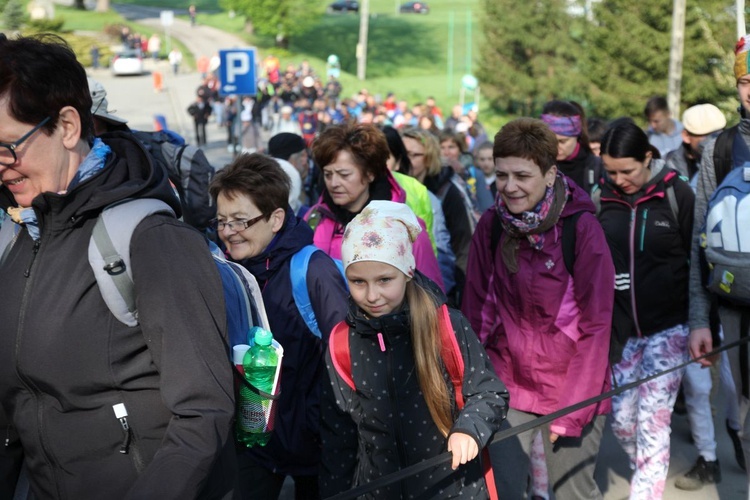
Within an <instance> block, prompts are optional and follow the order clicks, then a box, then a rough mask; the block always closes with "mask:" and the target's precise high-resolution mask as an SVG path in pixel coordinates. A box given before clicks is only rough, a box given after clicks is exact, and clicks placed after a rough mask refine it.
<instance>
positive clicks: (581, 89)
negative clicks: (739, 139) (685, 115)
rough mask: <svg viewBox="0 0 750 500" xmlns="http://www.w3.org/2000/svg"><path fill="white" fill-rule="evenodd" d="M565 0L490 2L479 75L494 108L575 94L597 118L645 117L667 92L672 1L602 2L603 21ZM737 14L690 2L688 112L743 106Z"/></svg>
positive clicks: (718, 1)
mask: <svg viewBox="0 0 750 500" xmlns="http://www.w3.org/2000/svg"><path fill="white" fill-rule="evenodd" d="M568 5H569V4H568V2H565V1H557V0H532V1H530V2H517V1H516V0H485V1H484V9H485V16H484V23H483V26H484V30H485V40H486V41H485V44H484V45H483V46H482V48H481V52H480V57H481V70H480V71H479V75H478V76H479V78H480V81H481V84H482V91H483V93H484V94H486V95H487V97H488V98H489V99H490V102H492V105H493V107H494V108H496V109H497V110H498V111H501V112H509V113H511V114H518V115H529V116H535V115H537V114H538V112H539V109H540V107H541V105H542V104H543V103H544V102H546V101H547V100H549V99H552V98H557V99H566V100H575V101H578V102H579V103H581V104H582V105H583V106H584V108H586V110H587V112H588V114H589V115H597V116H602V117H606V118H613V117H617V116H632V117H634V118H636V119H638V120H639V121H640V120H643V116H642V115H643V107H644V105H645V103H646V101H647V100H648V98H649V97H651V96H652V95H666V94H667V86H668V74H669V52H670V44H671V30H672V6H673V1H672V0H650V1H648V2H634V1H633V0H602V2H600V3H594V9H593V19H592V20H591V21H589V20H587V19H586V18H584V17H574V16H571V15H569V14H568V13H567V11H566V7H567V6H568ZM734 29H735V21H734V17H733V12H732V9H731V6H730V5H728V4H727V2H726V1H723V0H701V1H695V0H688V8H687V13H686V23H685V48H684V58H683V70H682V88H681V92H682V95H681V100H682V109H685V108H686V107H688V106H692V105H693V104H698V103H702V102H711V103H714V104H716V105H718V106H719V107H721V108H722V109H724V110H725V111H728V112H731V109H732V108H733V107H736V97H735V95H736V92H735V89H734V79H733V76H732V64H733V56H732V49H733V47H734Z"/></svg>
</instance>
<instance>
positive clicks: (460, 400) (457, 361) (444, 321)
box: [437, 304, 465, 410]
mask: <svg viewBox="0 0 750 500" xmlns="http://www.w3.org/2000/svg"><path fill="white" fill-rule="evenodd" d="M437 313H438V329H439V331H440V357H441V358H442V359H443V365H445V369H446V371H447V372H448V375H449V376H450V379H451V383H452V384H453V392H454V393H455V396H456V405H457V406H458V409H459V410H460V409H462V408H463V407H464V404H465V401H464V395H463V381H464V358H463V356H462V355H461V349H460V348H459V346H458V341H457V340H456V334H455V332H454V331H453V323H451V317H450V314H449V312H448V306H446V305H445V304H443V305H442V306H440V307H439V308H438V311H437Z"/></svg>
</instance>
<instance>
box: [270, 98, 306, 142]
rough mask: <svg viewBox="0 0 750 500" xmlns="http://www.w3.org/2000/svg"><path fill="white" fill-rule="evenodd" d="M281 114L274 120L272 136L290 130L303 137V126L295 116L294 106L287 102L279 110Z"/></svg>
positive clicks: (291, 132)
mask: <svg viewBox="0 0 750 500" xmlns="http://www.w3.org/2000/svg"><path fill="white" fill-rule="evenodd" d="M279 115H280V116H279V119H278V120H276V121H275V122H274V124H273V128H272V129H271V135H272V136H274V135H277V134H280V133H282V132H288V133H290V134H297V135H298V136H300V137H302V127H300V124H299V121H298V120H297V119H295V118H294V108H292V107H291V106H289V105H288V104H285V105H284V106H282V107H281V109H280V110H279Z"/></svg>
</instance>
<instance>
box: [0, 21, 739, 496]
mask: <svg viewBox="0 0 750 500" xmlns="http://www.w3.org/2000/svg"><path fill="white" fill-rule="evenodd" d="M192 17H194V16H192ZM749 64H750V37H745V38H743V39H742V40H741V43H739V44H738V46H737V49H736V64H735V67H734V72H735V77H736V81H737V89H738V93H739V97H740V104H741V109H742V112H741V117H740V122H739V125H738V126H736V127H731V128H726V125H727V120H726V117H725V116H724V115H723V113H722V112H721V111H720V110H719V109H718V108H717V107H716V106H714V105H712V104H707V103H703V104H698V105H695V106H692V107H689V108H688V109H687V110H686V111H685V112H684V113H683V115H682V117H681V118H682V119H681V120H679V121H678V120H676V119H674V118H673V117H672V116H671V113H670V111H669V108H668V106H667V105H666V101H665V99H664V98H662V97H654V98H652V99H650V100H649V101H648V102H647V103H646V105H645V110H644V114H645V116H644V117H645V118H646V120H647V121H648V123H649V127H648V128H647V129H646V130H644V129H642V128H641V127H639V126H638V125H637V124H636V122H635V120H634V119H633V118H632V117H620V118H616V119H613V120H595V119H587V117H586V114H585V112H584V110H583V109H582V107H581V106H580V105H578V104H577V103H575V102H569V101H563V100H552V101H549V102H548V103H546V104H545V105H544V107H543V109H542V110H541V113H540V115H539V116H538V117H522V118H517V119H514V120H511V121H510V122H508V123H507V124H505V125H504V126H503V127H502V128H500V130H499V131H497V133H496V134H494V135H492V134H490V135H488V131H487V130H485V128H484V127H483V125H482V124H481V123H480V122H479V120H478V118H477V114H476V110H475V109H471V108H469V109H466V108H464V107H463V106H455V107H454V108H453V109H452V110H451V114H450V116H444V115H443V113H442V111H441V110H440V109H439V108H438V107H437V106H436V104H435V102H434V100H433V99H431V98H427V99H425V102H424V104H418V105H413V106H409V105H408V104H407V103H406V101H401V100H398V99H397V98H396V96H395V95H394V94H388V95H387V96H385V98H384V99H381V98H379V97H378V96H374V95H371V94H370V93H368V92H367V91H366V90H362V91H360V92H358V93H357V94H356V96H354V97H353V98H342V95H343V91H342V88H341V85H340V84H339V83H338V81H337V76H338V75H337V71H336V68H335V66H333V65H332V66H331V67H330V68H328V71H327V74H326V77H325V78H320V77H318V76H317V75H316V74H315V72H314V71H313V70H312V69H311V68H310V66H309V64H307V62H303V63H302V64H301V65H300V66H299V67H298V68H297V67H294V66H289V67H287V68H286V70H285V71H283V72H282V71H281V69H280V65H279V62H278V60H275V59H274V58H268V59H266V60H265V61H264V70H265V75H264V78H263V79H262V80H261V81H260V82H259V86H258V94H257V95H256V96H254V97H247V98H245V99H244V100H243V102H239V103H238V102H237V101H236V99H234V98H233V97H228V98H225V99H222V98H220V97H218V92H217V87H218V81H217V80H216V76H215V75H214V74H213V71H212V70H209V71H207V74H206V75H205V79H204V82H203V83H202V84H201V86H200V88H199V89H198V92H197V96H196V102H195V103H193V104H191V107H190V109H191V115H192V116H193V118H194V119H195V123H196V142H197V145H199V146H201V145H204V144H206V132H205V125H206V123H207V122H208V120H209V117H210V116H214V117H216V120H217V123H219V124H220V125H225V126H227V130H228V144H229V146H230V147H231V150H232V151H237V150H236V149H235V145H236V144H239V146H240V149H241V150H242V151H244V153H243V154H240V155H238V156H237V157H236V159H235V160H234V161H233V162H232V163H231V164H229V165H227V166H226V167H224V168H223V169H220V170H219V171H218V172H216V173H215V175H213V172H211V174H209V175H207V176H206V179H207V181H206V183H207V185H206V186H205V189H204V191H206V193H203V194H207V195H208V196H207V201H206V203H205V205H206V207H210V210H211V211H212V215H213V216H215V217H214V218H212V219H211V222H210V224H209V228H208V229H206V228H205V224H203V225H201V227H200V228H199V229H200V230H196V228H195V227H192V228H191V227H190V226H189V225H188V224H187V223H184V222H182V221H180V220H177V219H176V218H175V217H174V214H180V213H183V212H184V211H185V210H187V208H186V207H189V206H190V204H189V202H190V201H192V202H193V203H194V202H195V199H196V198H195V196H196V193H194V192H193V191H191V190H187V189H185V186H183V185H182V183H181V180H180V177H179V175H180V173H179V172H177V173H176V174H175V172H170V171H169V169H168V168H165V167H163V165H162V163H160V162H159V161H157V160H156V158H155V156H154V153H153V152H152V151H151V150H150V149H149V148H148V147H145V148H144V139H143V138H142V137H141V136H138V135H137V134H135V133H133V132H132V131H131V130H130V129H128V128H127V126H126V125H125V124H126V122H127V120H125V119H122V118H120V117H117V116H114V115H113V114H111V113H110V112H109V111H108V110H107V103H106V99H105V96H106V91H105V90H104V89H103V87H102V86H101V84H99V83H98V82H95V81H93V80H90V79H87V76H86V73H85V71H84V69H83V67H82V66H81V65H80V64H79V63H78V62H77V61H76V59H75V56H74V54H73V52H72V51H71V50H70V49H69V48H68V47H67V46H66V45H65V44H64V42H62V41H61V40H60V39H56V38H54V37H49V36H37V37H20V36H19V37H17V38H15V39H8V38H6V37H4V36H3V35H0V180H1V181H2V185H1V186H0V206H2V209H3V215H2V216H0V281H2V283H3V284H4V287H5V289H6V291H9V293H7V294H6V295H7V297H6V300H4V301H3V305H2V306H0V401H2V406H1V407H0V426H2V428H3V429H4V430H5V436H6V439H5V446H4V447H2V448H1V449H0V496H2V497H3V498H14V495H15V498H88V497H91V496H96V497H99V496H105V495H106V496H111V497H113V498H177V497H180V498H183V497H184V498H247V499H251V498H252V499H256V498H261V499H276V498H278V497H279V494H280V491H281V488H282V485H283V483H284V481H285V480H286V478H287V477H291V478H292V479H293V481H294V484H295V498H300V499H308V498H309V499H318V498H326V497H329V496H331V495H334V494H337V493H340V492H344V491H347V490H349V489H351V488H354V487H357V486H362V485H365V484H367V483H368V482H371V481H373V480H376V479H378V478H381V477H383V476H386V475H388V474H391V473H395V472H397V471H399V470H401V469H403V468H405V467H408V466H411V465H415V464H417V463H420V462H423V461H425V460H428V459H434V458H436V457H438V456H439V455H441V454H443V453H445V452H450V454H451V460H450V462H446V463H442V464H438V465H434V466H431V467H429V468H427V469H426V470H423V471H422V472H420V473H418V474H416V475H415V476H413V477H409V478H406V479H401V480H399V481H396V482H394V483H393V484H391V485H388V486H383V487H382V488H380V489H375V490H373V491H370V492H368V493H366V494H365V495H364V496H365V497H366V498H386V497H394V498H471V499H475V498H493V499H494V498H498V497H500V498H510V499H523V498H533V499H540V498H542V499H548V498H550V495H554V497H555V498H556V499H558V500H574V499H575V500H577V499H598V498H602V493H601V491H600V490H599V487H598V486H597V483H596V481H595V480H594V470H595V467H596V464H597V459H598V454H599V448H600V444H601V439H602V435H603V432H604V428H605V422H606V420H607V419H609V420H610V422H611V427H612V430H613V432H614V435H615V437H616V439H617V441H618V442H619V443H620V445H621V446H622V448H623V450H624V451H625V453H626V454H627V456H628V459H629V466H630V469H631V470H632V477H631V478H630V498H631V499H634V500H635V499H658V498H661V497H662V495H663V492H664V489H665V486H666V481H667V470H668V467H669V460H670V456H669V453H670V422H671V415H672V412H673V408H674V405H675V401H676V400H677V398H678V394H679V392H680V387H681V385H683V386H684V397H685V405H686V407H687V412H688V416H689V421H690V425H691V430H692V433H693V436H694V443H695V446H696V448H697V452H698V459H697V461H696V463H695V465H694V466H693V467H692V468H691V469H690V470H689V471H687V472H686V473H685V474H684V475H682V476H680V477H678V478H677V480H676V487H677V488H680V489H684V490H697V489H700V488H702V487H703V486H704V485H706V484H712V483H716V482H719V481H720V480H721V468H720V465H719V462H718V459H717V455H716V436H715V429H714V423H713V417H712V410H711V397H710V396H711V386H712V377H711V371H710V370H707V369H704V368H705V367H709V366H711V367H712V368H711V369H715V370H720V371H721V372H722V377H720V378H719V377H716V379H717V380H718V379H720V380H721V381H722V382H721V385H722V387H723V388H724V389H725V390H726V393H727V395H728V396H727V397H726V398H725V399H726V400H727V403H728V404H727V409H726V415H727V422H726V428H727V432H729V434H730V437H731V438H732V442H733V444H734V446H735V450H734V451H735V455H736V459H737V463H738V466H740V467H741V468H743V469H745V468H746V463H747V460H749V459H750V455H748V453H750V418H748V415H747V405H748V398H747V389H748V388H747V387H746V386H747V380H748V373H749V370H750V368H748V367H749V366H750V365H748V361H749V359H748V352H747V348H746V347H745V348H744V349H742V348H739V349H732V350H729V351H725V352H723V353H722V355H721V360H720V361H719V360H718V356H711V357H703V356H704V355H706V354H708V353H711V352H712V350H713V348H714V347H716V346H718V345H719V343H721V342H724V343H729V344H731V343H735V342H738V341H739V340H740V339H742V338H746V337H748V336H749V335H750V282H749V281H748V280H750V272H748V271H750V268H749V266H748V264H747V263H748V262H750V256H748V251H747V249H746V246H747V244H746V242H747V226H744V232H743V229H742V227H743V226H742V224H744V223H746V222H747V221H749V220H750V215H748V214H746V213H745V212H747V211H748V210H747V208H746V207H745V204H746V198H743V196H745V195H746V194H747V193H748V191H750V190H748V189H745V187H746V184H747V183H748V178H750V175H748V174H747V171H748V168H750V167H747V166H746V165H748V162H750V148H749V147H748V145H749V144H750V121H749V119H747V118H745V114H746V112H747V111H750V68H749V66H748V65H749ZM53 69H54V71H55V74H57V75H59V76H60V77H59V78H57V79H56V81H55V82H51V81H50V80H49V79H48V78H45V75H48V74H49V73H50V72H51V71H53ZM214 69H215V68H214ZM235 121H239V122H240V123H241V124H242V129H241V131H240V132H239V135H235V131H236V129H235V128H234V127H233V126H231V124H233V123H235ZM261 129H265V130H266V131H267V132H268V135H270V137H271V138H270V140H269V141H268V142H267V144H266V143H265V142H264V141H261V140H260V130H261ZM161 160H162V161H163V158H162V159H161ZM175 175H176V176H177V177H176V178H177V179H178V180H177V182H174V180H171V179H170V177H172V178H175ZM185 175H189V172H188V173H186V174H185ZM743 175H744V177H743ZM209 182H210V184H209ZM743 183H744V184H743ZM725 193H729V194H725ZM141 198H146V199H157V200H160V201H161V202H163V203H164V204H166V205H167V206H168V208H169V210H167V211H161V212H157V213H153V214H151V215H148V216H147V217H145V218H144V219H143V221H142V222H141V223H140V224H138V225H137V226H136V227H135V229H134V231H133V235H132V239H131V240H130V259H129V260H128V261H127V262H128V265H127V266H126V267H128V268H127V269H126V270H127V273H124V272H120V271H121V270H120V269H119V267H121V266H123V265H124V264H122V262H121V261H116V262H114V264H112V265H108V266H107V267H106V268H105V271H107V273H109V274H111V275H122V274H125V275H126V276H128V277H129V279H130V280H131V282H132V283H133V294H134V297H131V298H132V301H133V304H134V305H137V314H135V317H136V321H135V322H134V323H133V324H132V325H126V324H123V323H121V322H120V321H118V320H117V319H116V318H117V316H116V315H114V313H113V312H112V308H111V307H110V302H108V297H107V293H106V291H105V290H103V289H100V284H99V281H97V278H96V276H95V275H96V272H97V270H92V267H91V263H90V258H91V257H90V254H91V247H90V245H92V244H93V243H91V242H93V241H94V239H95V238H98V239H101V233H100V232H98V230H97V227H98V226H97V224H98V222H97V221H98V220H99V219H100V218H101V217H104V216H103V215H102V214H103V212H104V210H105V209H106V208H107V207H110V206H112V205H117V204H121V203H124V202H126V201H128V200H131V199H141ZM188 198H191V199H188ZM726 207H729V208H726ZM725 208H726V210H729V212H726V213H730V212H731V216H730V215H725V212H724V211H722V210H724V209H725ZM166 212H168V213H166ZM186 221H187V222H190V221H189V220H188V219H187V218H186ZM743 221H745V222H743ZM193 225H194V226H195V224H193ZM207 240H208V241H207ZM211 241H213V243H216V244H218V245H219V246H220V248H221V250H222V251H223V253H224V255H225V256H226V258H227V259H229V260H230V261H231V262H233V263H235V264H237V265H239V266H241V267H243V268H244V269H246V270H247V271H249V273H250V275H251V276H252V277H253V279H254V280H256V281H257V285H258V286H259V290H260V295H261V297H258V298H257V300H255V299H253V297H249V299H248V300H249V301H250V302H253V303H252V307H251V309H253V311H255V312H254V313H253V315H256V313H258V310H259V309H260V310H262V311H261V313H258V314H257V316H262V317H266V316H267V321H268V326H269V327H270V330H271V331H272V333H273V336H274V338H275V339H276V340H277V341H278V343H279V344H281V345H282V346H283V348H284V356H283V358H282V368H281V374H282V375H281V379H280V380H281V392H280V395H279V396H278V403H277V409H276V411H277V414H276V417H275V422H274V426H273V433H272V435H271V438H270V441H269V442H268V443H267V444H266V445H263V446H260V445H255V446H252V447H246V446H245V445H242V444H240V443H239V442H237V441H236V439H235V437H234V434H233V425H234V422H233V417H234V415H235V411H236V408H235V399H236V394H237V391H238V382H237V380H238V379H237V377H239V376H240V375H239V374H238V373H237V372H236V371H235V368H234V366H233V364H232V363H231V362H230V360H231V356H230V353H231V351H232V348H233V347H234V344H236V339H232V338H231V336H230V334H229V333H228V326H227V325H228V321H229V320H228V317H229V315H230V312H231V307H232V304H229V303H228V302H226V301H225V300H223V297H224V294H225V293H226V291H225V290H223V286H222V280H221V279H220V277H219V275H218V273H217V270H216V268H215V266H214V264H213V260H214V259H213V257H212V255H211V252H210V250H209V245H211V244H213V243H211ZM310 248H312V250H311V251H312V253H311V254H310V255H309V265H307V267H303V268H301V269H300V268H298V267H297V266H296V265H295V264H294V262H296V261H295V258H296V256H297V255H299V254H300V253H301V252H305V251H308V250H309V249H310ZM300 273H301V274H302V276H301V279H302V283H303V285H302V286H303V287H304V288H306V290H307V292H308V294H309V298H310V310H311V312H310V313H309V314H307V313H305V312H304V311H303V310H301V309H300V304H298V303H297V299H296V298H295V297H296V296H295V295H294V294H295V288H296V287H297V286H298V285H297V284H296V283H297V281H298V278H299V276H300ZM261 299H262V300H261ZM135 310H136V309H133V310H131V312H132V311H135ZM42 312H44V314H41V313H42ZM311 318H312V320H311ZM311 321H312V322H311ZM691 358H700V359H699V361H698V362H696V363H692V364H689V365H687V368H686V367H685V366H686V364H687V362H688V361H689V360H690V359H691ZM40 359H47V360H50V359H53V360H54V363H49V362H40V361H39V360H40ZM717 365H718V367H717ZM701 367H702V368H701ZM662 371H669V373H667V374H665V375H661V376H659V377H656V378H654V379H652V380H648V381H646V382H644V383H640V384H638V385H637V386H636V387H633V388H629V389H627V390H625V391H622V392H618V393H617V394H614V395H613V397H611V398H609V397H607V398H604V399H603V400H600V401H598V402H595V403H591V404H589V405H588V406H585V407H582V408H578V409H576V410H575V411H572V412H567V413H565V412H564V410H565V409H566V408H569V407H571V406H573V405H576V404H577V403H580V402H582V401H586V400H588V399H591V398H596V397H597V396H600V395H602V394H605V393H607V392H608V391H610V390H611V389H618V388H619V387H622V386H625V385H627V384H630V383H633V382H637V381H640V380H642V379H644V378H647V377H650V376H653V375H656V374H659V373H660V372H662ZM561 411H562V412H561ZM558 412H561V413H558ZM540 416H550V418H551V419H553V420H551V421H550V422H549V423H548V424H544V425H539V426H536V427H533V428H531V429H529V430H526V431H524V432H521V433H516V434H515V435H513V436H512V437H509V438H507V439H504V440H501V441H497V442H493V441H492V438H493V435H494V434H495V433H496V432H498V431H500V430H508V429H513V428H517V427H520V426H529V425H530V423H531V422H534V421H535V420H536V419H537V418H539V417H540Z"/></svg>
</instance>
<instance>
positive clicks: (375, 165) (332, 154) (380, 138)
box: [312, 122, 389, 180]
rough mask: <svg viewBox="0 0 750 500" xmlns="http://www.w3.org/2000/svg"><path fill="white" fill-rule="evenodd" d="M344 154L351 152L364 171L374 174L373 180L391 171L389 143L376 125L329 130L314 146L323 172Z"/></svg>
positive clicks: (348, 125)
mask: <svg viewBox="0 0 750 500" xmlns="http://www.w3.org/2000/svg"><path fill="white" fill-rule="evenodd" d="M341 151H348V152H349V154H351V155H352V159H353V160H354V163H356V164H357V166H359V167H360V168H361V169H362V172H363V173H364V174H365V175H367V174H372V176H373V180H377V179H380V178H382V177H385V176H386V175H387V172H388V167H387V165H386V164H387V162H388V155H389V150H388V143H387V142H386V140H385V134H383V132H382V131H380V130H379V129H378V128H377V127H376V126H375V125H372V124H369V123H367V124H365V123H356V122H348V123H345V124H343V125H334V126H332V127H328V128H326V129H325V130H324V131H323V132H322V133H321V134H320V135H319V136H318V138H317V139H315V141H314V142H313V144H312V154H313V159H314V160H315V163H316V164H317V165H318V166H319V167H320V169H321V170H322V169H324V168H325V167H326V166H327V165H330V164H331V163H333V162H334V161H336V157H337V156H338V154H339V153H340V152H341Z"/></svg>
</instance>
